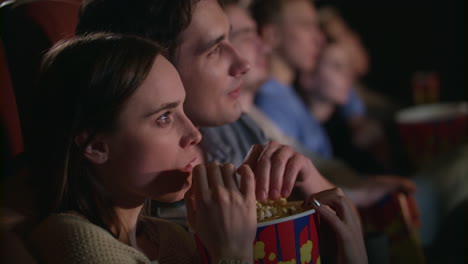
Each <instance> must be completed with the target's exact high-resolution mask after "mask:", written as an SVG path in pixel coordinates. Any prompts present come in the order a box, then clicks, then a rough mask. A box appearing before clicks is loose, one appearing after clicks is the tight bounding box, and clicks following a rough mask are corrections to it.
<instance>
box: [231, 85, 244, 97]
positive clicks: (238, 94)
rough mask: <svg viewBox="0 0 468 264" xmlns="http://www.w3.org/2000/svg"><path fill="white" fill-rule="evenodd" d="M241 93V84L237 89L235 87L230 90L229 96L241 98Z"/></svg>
mask: <svg viewBox="0 0 468 264" xmlns="http://www.w3.org/2000/svg"><path fill="white" fill-rule="evenodd" d="M240 93H241V91H240V85H239V86H238V87H237V88H236V89H234V90H232V91H231V92H229V93H228V96H229V97H230V98H232V99H237V98H239V96H240Z"/></svg>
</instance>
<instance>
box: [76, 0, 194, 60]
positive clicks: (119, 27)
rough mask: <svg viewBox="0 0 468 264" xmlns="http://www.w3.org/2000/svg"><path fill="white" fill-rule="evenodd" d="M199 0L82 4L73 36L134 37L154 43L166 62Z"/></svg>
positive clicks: (87, 1)
mask: <svg viewBox="0 0 468 264" xmlns="http://www.w3.org/2000/svg"><path fill="white" fill-rule="evenodd" d="M198 1H200V0H136V1H135V0H85V1H84V2H83V4H82V5H81V9H80V13H79V21H78V25H77V28H76V34H77V35H86V34H89V33H94V32H112V33H120V34H131V35H138V36H141V37H146V38H149V39H151V40H153V41H156V42H157V43H158V44H159V45H161V46H162V47H163V48H165V49H166V50H167V52H168V54H169V57H170V59H172V58H173V56H174V51H175V50H176V48H177V47H178V45H179V36H180V34H181V33H182V32H183V31H184V30H185V29H186V28H187V27H188V26H189V24H190V21H191V18H192V8H193V6H194V5H195V4H196V3H197V2H198Z"/></svg>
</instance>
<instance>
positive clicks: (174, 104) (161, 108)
mask: <svg viewBox="0 0 468 264" xmlns="http://www.w3.org/2000/svg"><path fill="white" fill-rule="evenodd" d="M179 104H180V102H170V103H165V104H163V105H161V106H159V107H158V108H156V109H154V110H151V111H149V112H148V113H146V114H145V115H144V116H143V117H145V118H147V117H150V116H152V115H154V114H157V113H159V112H162V111H164V110H168V109H173V108H176V107H177V106H178V105H179Z"/></svg>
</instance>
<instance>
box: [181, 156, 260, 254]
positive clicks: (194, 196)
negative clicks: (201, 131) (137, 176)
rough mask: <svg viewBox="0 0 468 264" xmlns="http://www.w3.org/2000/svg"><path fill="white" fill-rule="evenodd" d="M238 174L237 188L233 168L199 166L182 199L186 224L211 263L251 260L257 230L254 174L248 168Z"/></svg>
mask: <svg viewBox="0 0 468 264" xmlns="http://www.w3.org/2000/svg"><path fill="white" fill-rule="evenodd" d="M238 173H239V174H240V175H241V182H240V187H239V186H238V184H237V178H236V169H235V167H234V165H232V164H226V165H219V164H217V163H210V164H208V165H206V166H205V165H198V166H196V167H195V168H194V170H193V185H192V187H191V189H190V191H189V192H187V194H186V196H185V199H186V204H187V215H188V220H189V224H190V226H191V227H192V229H193V230H194V231H195V233H196V234H197V235H198V237H199V238H200V239H201V241H202V242H203V244H204V246H205V247H206V248H207V249H208V251H209V252H210V254H211V257H212V259H213V262H214V263H216V262H217V261H218V260H219V259H222V258H236V259H242V260H245V261H248V262H252V259H253V257H252V254H253V248H252V247H253V241H254V237H255V232H256V228H257V216H256V214H257V211H256V203H255V181H254V175H253V172H252V170H251V169H250V167H249V166H247V165H244V166H242V167H241V168H239V170H238Z"/></svg>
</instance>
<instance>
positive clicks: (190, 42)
mask: <svg viewBox="0 0 468 264" xmlns="http://www.w3.org/2000/svg"><path fill="white" fill-rule="evenodd" d="M230 29H231V27H230V24H229V21H228V19H227V17H226V15H225V14H224V12H223V10H222V9H221V7H220V6H219V4H218V2H217V1H215V0H201V1H200V2H198V3H196V4H195V6H194V10H193V13H192V21H191V22H190V25H189V26H188V27H187V29H186V30H185V31H184V32H182V34H181V36H180V40H181V43H180V46H179V48H178V49H177V50H176V55H175V57H176V58H175V60H174V65H175V66H176V68H177V70H178V71H179V74H180V76H181V79H182V82H183V84H184V87H185V90H186V93H187V97H186V100H185V104H184V109H185V112H186V113H187V116H188V117H189V118H190V119H191V120H192V122H193V123H194V124H195V125H199V126H221V125H224V124H227V123H231V122H234V121H235V120H237V119H238V118H239V117H240V114H241V111H242V110H241V106H240V102H239V100H238V98H239V96H240V87H241V84H242V79H243V76H244V74H245V73H246V72H247V71H248V70H249V68H250V66H249V64H248V63H247V61H245V60H244V59H242V58H241V57H240V56H239V54H238V53H237V52H236V50H235V49H234V48H233V47H232V45H231V43H230V42H229V39H228V37H229V33H230Z"/></svg>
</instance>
